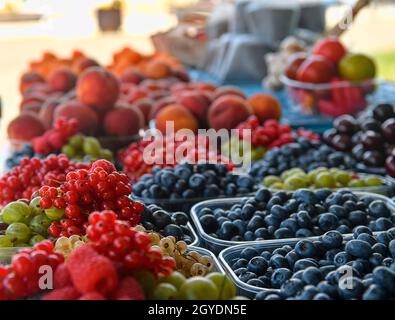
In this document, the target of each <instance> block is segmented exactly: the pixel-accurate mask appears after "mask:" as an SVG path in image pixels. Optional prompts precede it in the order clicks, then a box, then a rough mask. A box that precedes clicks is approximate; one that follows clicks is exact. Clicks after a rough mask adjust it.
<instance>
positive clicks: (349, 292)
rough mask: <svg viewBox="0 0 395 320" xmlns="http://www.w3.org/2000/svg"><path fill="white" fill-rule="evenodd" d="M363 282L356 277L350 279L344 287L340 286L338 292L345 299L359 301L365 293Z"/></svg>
mask: <svg viewBox="0 0 395 320" xmlns="http://www.w3.org/2000/svg"><path fill="white" fill-rule="evenodd" d="M364 289H365V287H364V285H363V283H362V281H361V280H360V279H358V278H356V277H348V278H347V280H346V283H344V285H342V286H339V289H338V292H339V295H340V297H342V298H343V299H346V300H349V299H359V298H361V296H362V294H363V292H364Z"/></svg>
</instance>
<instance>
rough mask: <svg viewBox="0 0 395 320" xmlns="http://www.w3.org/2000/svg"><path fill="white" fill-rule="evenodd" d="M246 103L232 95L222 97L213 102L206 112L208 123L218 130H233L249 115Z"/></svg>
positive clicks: (248, 107) (249, 111)
mask: <svg viewBox="0 0 395 320" xmlns="http://www.w3.org/2000/svg"><path fill="white" fill-rule="evenodd" d="M251 113H252V112H251V109H250V106H249V105H248V103H247V101H246V100H244V99H242V98H240V97H238V96H235V95H233V94H229V95H224V96H222V97H220V98H218V99H217V100H215V101H214V102H213V103H212V104H211V106H210V109H209V111H208V117H207V120H208V123H209V125H210V127H211V128H213V129H215V130H219V129H222V128H225V129H234V128H236V127H237V125H238V124H239V123H241V122H243V121H245V120H247V118H248V117H249V116H250V115H251Z"/></svg>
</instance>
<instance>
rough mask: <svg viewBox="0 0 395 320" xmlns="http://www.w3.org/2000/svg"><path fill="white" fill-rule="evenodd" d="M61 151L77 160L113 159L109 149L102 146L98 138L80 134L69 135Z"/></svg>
mask: <svg viewBox="0 0 395 320" xmlns="http://www.w3.org/2000/svg"><path fill="white" fill-rule="evenodd" d="M61 152H62V153H63V154H65V155H66V156H67V157H68V158H69V159H74V160H78V161H96V160H99V159H105V160H108V161H112V160H113V154H112V152H111V150H109V149H105V148H103V147H102V146H101V144H100V142H99V140H97V139H96V138H95V137H86V136H84V135H81V134H77V135H74V136H72V137H70V138H69V139H68V141H67V144H65V145H64V146H63V147H62V150H61Z"/></svg>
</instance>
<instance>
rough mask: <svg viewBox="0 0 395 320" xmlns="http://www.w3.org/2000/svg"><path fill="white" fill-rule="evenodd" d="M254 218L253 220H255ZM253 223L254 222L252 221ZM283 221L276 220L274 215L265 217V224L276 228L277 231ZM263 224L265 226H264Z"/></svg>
mask: <svg viewBox="0 0 395 320" xmlns="http://www.w3.org/2000/svg"><path fill="white" fill-rule="evenodd" d="M254 218H255V217H254ZM254 218H253V219H254ZM251 221H252V220H251ZM280 223H281V220H279V219H277V218H275V217H274V216H273V215H271V214H269V215H267V216H266V217H265V219H264V224H266V225H267V226H273V227H276V229H277V228H278V227H279V226H280ZM264 224H263V225H264Z"/></svg>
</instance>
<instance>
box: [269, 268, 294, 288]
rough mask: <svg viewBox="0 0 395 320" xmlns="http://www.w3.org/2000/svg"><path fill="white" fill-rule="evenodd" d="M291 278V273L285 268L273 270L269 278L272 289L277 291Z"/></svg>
mask: <svg viewBox="0 0 395 320" xmlns="http://www.w3.org/2000/svg"><path fill="white" fill-rule="evenodd" d="M291 276H292V272H291V270H289V269H287V268H279V269H276V270H274V272H273V274H272V277H271V281H272V287H273V288H275V289H279V288H280V287H281V286H282V285H283V284H284V283H285V282H286V281H287V280H289V279H290V278H291Z"/></svg>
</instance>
